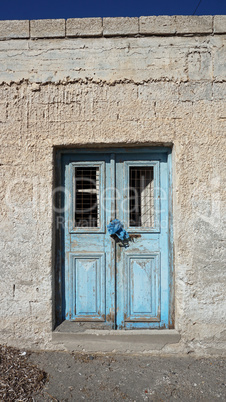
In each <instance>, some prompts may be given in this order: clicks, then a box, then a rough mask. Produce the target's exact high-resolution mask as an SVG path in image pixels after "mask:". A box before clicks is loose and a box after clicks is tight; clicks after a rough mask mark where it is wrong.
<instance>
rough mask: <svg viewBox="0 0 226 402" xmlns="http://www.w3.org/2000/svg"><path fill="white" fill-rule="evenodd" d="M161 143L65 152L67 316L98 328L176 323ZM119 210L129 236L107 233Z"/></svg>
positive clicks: (165, 154) (167, 176)
mask: <svg viewBox="0 0 226 402" xmlns="http://www.w3.org/2000/svg"><path fill="white" fill-rule="evenodd" d="M160 151H161V152H160ZM160 151H158V150H153V149H148V148H145V149H136V150H135V149H131V150H130V149H127V150H123V149H111V150H110V151H109V150H104V151H103V150H99V151H98V150H77V151H76V152H73V153H72V152H67V153H64V154H63V156H62V176H63V180H64V186H65V192H64V194H65V201H64V210H65V225H64V233H63V243H64V254H65V259H64V264H63V265H64V266H63V270H62V286H63V311H64V314H63V318H64V319H66V320H71V321H74V322H75V323H78V324H77V325H85V326H86V327H92V328H93V327H96V328H113V329H123V328H127V329H132V328H168V327H169V326H170V325H171V317H170V308H169V307H170V291H169V290H170V280H171V275H170V272H171V267H170V265H171V263H170V232H169V194H170V192H169V189H170V185H171V182H170V178H171V175H170V161H169V159H170V152H169V150H167V149H162V150H160ZM115 218H116V219H118V220H119V221H120V222H121V223H122V224H123V225H124V229H125V230H126V231H127V232H128V234H129V238H127V239H125V240H121V239H120V238H118V237H117V235H110V234H109V233H108V230H107V225H108V224H109V222H111V221H112V220H114V219H115Z"/></svg>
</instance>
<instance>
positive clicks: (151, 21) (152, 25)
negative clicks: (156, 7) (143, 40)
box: [139, 15, 176, 35]
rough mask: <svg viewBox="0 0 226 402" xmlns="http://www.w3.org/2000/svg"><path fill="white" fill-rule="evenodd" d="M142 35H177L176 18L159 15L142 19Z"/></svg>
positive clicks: (140, 20)
mask: <svg viewBox="0 0 226 402" xmlns="http://www.w3.org/2000/svg"><path fill="white" fill-rule="evenodd" d="M139 22H140V28H139V33H140V34H149V35H162V34H163V35H165V34H168V35H169V34H175V33H176V27H175V16H174V15H172V16H169V15H159V16H154V15H153V16H150V17H140V18H139Z"/></svg>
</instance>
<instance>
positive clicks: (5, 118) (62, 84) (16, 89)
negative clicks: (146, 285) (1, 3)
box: [0, 16, 226, 354]
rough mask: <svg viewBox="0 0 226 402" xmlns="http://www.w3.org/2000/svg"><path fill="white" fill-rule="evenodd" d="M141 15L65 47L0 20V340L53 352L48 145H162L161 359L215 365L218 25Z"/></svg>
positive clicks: (218, 348)
mask: <svg viewBox="0 0 226 402" xmlns="http://www.w3.org/2000/svg"><path fill="white" fill-rule="evenodd" d="M143 18H149V17H143ZM153 18H154V17H150V18H149V20H147V19H146V20H145V19H143V20H142V19H140V20H138V19H134V20H136V21H132V22H131V21H130V20H129V19H121V20H117V21H115V20H113V22H111V21H110V22H111V23H112V24H113V28H112V25H111V24H110V28H109V25H107V28H108V31H107V30H105V31H104V32H106V34H105V35H104V33H103V28H102V31H101V27H103V23H102V20H101V19H97V20H96V26H97V31H95V29H94V28H93V29H94V32H91V33H89V32H88V33H87V26H88V28H89V24H88V23H86V25H85V28H81V26H82V27H83V25H82V23H85V22H84V21H82V22H81V24H80V25H79V26H80V30H82V29H84V32H85V33H84V35H83V34H82V33H81V32H80V31H79V33H78V30H77V31H76V32H75V33H74V34H73V30H72V34H71V33H70V35H71V36H69V34H68V37H66V36H65V30H63V29H62V25H61V23H59V22H58V23H56V25H55V31H54V33H51V32H50V34H49V35H48V29H47V28H48V27H47V28H45V24H44V25H41V28H40V29H41V31H40V29H39V30H37V25H38V22H36V24H35V23H33V25H32V24H30V25H29V23H28V22H26V21H24V22H23V23H24V25H23V26H22V25H21V24H22V22H20V24H19V25H18V26H19V28H18V27H17V26H15V31H13V33H10V32H11V31H10V28H9V25H7V22H5V21H0V38H1V39H2V40H0V58H1V63H0V141H1V147H0V178H1V185H0V200H1V202H0V211H1V222H0V254H1V265H0V277H1V281H0V302H1V309H0V342H2V343H5V342H7V343H8V344H10V345H17V346H21V347H37V348H52V347H53V346H52V343H51V334H52V321H53V311H52V310H53V307H52V306H53V270H54V266H53V250H52V226H53V212H52V186H53V171H54V162H53V149H54V147H56V146H60V147H64V146H68V147H75V146H81V145H83V146H84V145H98V146H102V145H104V144H107V145H109V146H110V145H112V144H113V145H114V146H120V145H124V146H126V145H128V146H132V145H136V146H137V145H143V144H147V145H156V146H157V145H171V146H172V147H173V228H174V270H175V328H176V329H177V330H178V331H179V332H180V333H181V341H180V343H179V344H177V345H175V346H172V345H171V346H168V347H167V346H166V347H165V348H163V349H162V353H166V352H182V353H187V352H195V353H197V354H209V353H214V354H223V353H224V354H226V347H225V340H226V296H225V288H226V271H225V268H226V253H225V243H224V236H225V200H226V186H225V177H226V172H225V169H226V168H225V166H226V152H225V151H226V133H225V125H226V108H225V106H226V105H225V94H226V83H225V78H226V71H225V70H226V68H225V67H226V58H225V53H226V52H225V46H226V42H225V33H226V30H224V29H223V22H224V21H225V20H224V19H223V22H222V18H224V17H222V18H220V17H219V16H218V17H215V20H214V19H213V18H212V17H210V16H209V17H207V18H206V20H202V17H195V18H196V19H195V20H192V17H187V19H185V22H186V21H187V27H188V28H187V31H189V30H190V31H191V35H188V36H187V34H188V33H189V32H190V31H189V32H186V29H185V28H184V21H182V22H183V23H182V22H181V26H182V27H183V29H184V32H181V33H180V31H179V33H178V30H179V28H177V30H176V34H175V29H174V31H173V32H172V27H175V24H178V25H177V26H179V25H180V24H179V22H180V18H179V17H177V18H178V20H176V21H175V19H172V18H175V17H172V18H171V17H167V18H168V20H164V17H162V18H163V19H162V20H159V21H157V22H158V23H157V22H156V20H155V19H153ZM159 18H160V17H159ZM170 18H171V19H170ZM189 18H190V20H189ZM199 18H200V19H199ZM99 20H101V22H100V21H99ZM109 20H112V19H108V20H107V19H106V24H109ZM60 21H61V22H62V21H64V20H60ZM79 21H81V20H79ZM98 21H99V22H98ZM128 21H129V22H128ZM161 21H163V27H164V29H166V31H167V24H168V27H169V32H161V29H160V28H159V27H160V25H161V24H160V22H161ZM167 21H168V22H167ZM178 21H179V22H178ZM189 21H192V23H191V22H189ZM203 21H204V23H205V24H204V27H203V25H202V24H203ZM72 22H73V21H72ZM72 22H70V24H71V25H70V29H72V28H73V23H72ZM88 22H89V21H88ZM94 22H95V21H94ZM94 22H93V24H94ZM116 22H117V24H116ZM4 23H5V25H4ZM114 23H115V26H114ZM135 23H136V24H137V25H136V27H137V28H136V29H137V30H138V31H137V32H136V30H135V31H134V29H135V28H134V24H135ZM141 23H142V24H143V25H142V24H141ZM15 24H16V22H15ZM51 24H52V25H51ZM51 24H50V25H49V27H50V28H51V27H54V21H52V22H51ZM57 24H58V25H57ZM62 24H65V21H64V22H62ZM76 24H77V25H78V20H75V25H76ZM87 24H88V25H87ZM93 24H92V27H94V26H95V24H94V25H93ZM98 24H99V25H98ZM100 24H102V25H100ZM148 24H149V25H148ZM189 24H190V25H189ZM192 24H193V25H192ZM208 24H209V25H208ZM77 25H76V26H77ZM10 26H11V27H12V25H10ZM124 26H125V31H123V27H124ZM224 26H226V24H224ZM22 27H23V30H22ZM32 27H33V28H32ZM71 27H72V28H71ZM142 27H143V30H144V32H143V31H142ZM194 27H196V29H195V28H194ZM31 28H32V29H36V31H37V32H38V34H35V33H34V35H32V32H33V31H32V30H31ZM50 28H49V29H50ZM119 28H120V29H121V31H120V29H119ZM45 29H46V30H45ZM51 29H52V28H51ZM98 29H99V31H98ZM110 29H112V30H113V31H112V30H110ZM130 29H131V31H130ZM159 29H160V32H158V31H157V30H159ZM7 30H8V31H7ZM11 30H12V29H11ZM58 30H59V32H60V33H59V35H58V34H57V32H58ZM109 30H110V33H109ZM118 30H119V31H118ZM145 30H146V31H145ZM36 31H35V32H36ZM2 32H3V33H2ZM4 32H7V35H6V34H5V35H4ZM15 32H16V33H15ZM20 32H22V33H21V35H20ZM40 32H41V34H40ZM42 32H43V35H42ZM66 32H67V30H66ZM68 32H69V31H68ZM70 32H71V31H70ZM16 35H17V36H16ZM117 35H121V37H119V36H117ZM123 35H124V36H123ZM40 36H44V38H39V37H40ZM57 36H59V37H57ZM81 36H83V37H81ZM33 38H34V39H33ZM37 38H38V39H37Z"/></svg>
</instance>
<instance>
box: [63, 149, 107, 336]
mask: <svg viewBox="0 0 226 402" xmlns="http://www.w3.org/2000/svg"><path fill="white" fill-rule="evenodd" d="M62 176H63V178H64V183H65V188H66V191H65V230H64V247H65V262H64V269H63V272H62V275H63V278H62V282H63V283H64V284H65V285H64V288H65V291H63V299H64V315H63V318H64V319H67V320H70V321H74V322H75V324H76V322H77V323H78V324H79V325H81V322H86V323H87V322H90V325H91V326H92V328H95V325H97V328H98V325H100V324H101V328H104V327H106V328H115V316H114V312H115V243H114V241H113V240H112V239H111V238H110V237H109V236H106V221H108V222H109V221H110V220H111V218H112V215H111V213H112V199H114V192H113V188H114V177H115V170H114V163H112V160H111V155H110V154H108V155H105V154H103V153H99V154H98V155H93V154H92V155H89V154H83V153H78V154H76V155H75V154H68V155H64V156H63V166H62ZM106 189H108V190H107V191H106ZM95 323H96V324H95Z"/></svg>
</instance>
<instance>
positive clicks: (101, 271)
mask: <svg viewBox="0 0 226 402" xmlns="http://www.w3.org/2000/svg"><path fill="white" fill-rule="evenodd" d="M69 269H70V274H69V275H70V279H69V284H72V286H69V289H68V291H69V292H70V311H71V319H75V318H76V319H77V321H90V320H92V321H105V255H104V254H93V253H92V254H91V253H90V254H86V255H85V254H83V253H82V254H73V253H71V254H70V264H69Z"/></svg>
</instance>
